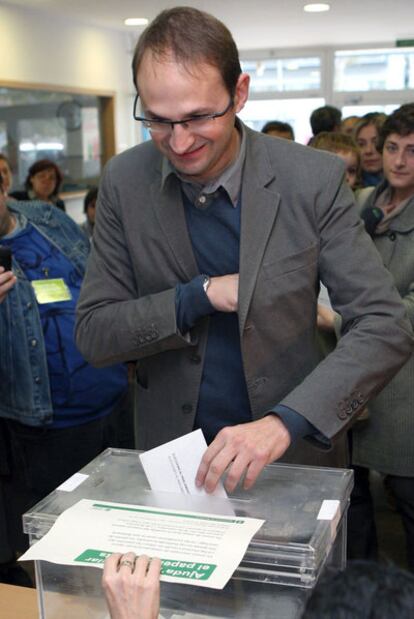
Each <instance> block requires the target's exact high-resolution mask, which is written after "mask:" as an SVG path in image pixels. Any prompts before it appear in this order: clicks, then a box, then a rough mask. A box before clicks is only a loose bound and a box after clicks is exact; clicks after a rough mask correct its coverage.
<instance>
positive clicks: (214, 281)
mask: <svg viewBox="0 0 414 619" xmlns="http://www.w3.org/2000/svg"><path fill="white" fill-rule="evenodd" d="M238 295H239V274H238V273H233V274H232V275H222V276H221V277H212V278H211V280H210V286H209V287H208V288H207V296H208V300H209V301H210V303H211V305H212V306H213V307H214V308H215V309H216V310H217V311H219V312H237V309H238Z"/></svg>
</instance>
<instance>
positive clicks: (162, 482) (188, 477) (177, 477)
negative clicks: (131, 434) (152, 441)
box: [140, 430, 227, 498]
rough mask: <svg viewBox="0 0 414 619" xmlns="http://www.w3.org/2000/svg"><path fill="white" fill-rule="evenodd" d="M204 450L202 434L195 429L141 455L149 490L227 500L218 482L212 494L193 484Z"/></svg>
mask: <svg viewBox="0 0 414 619" xmlns="http://www.w3.org/2000/svg"><path fill="white" fill-rule="evenodd" d="M206 449H207V443H206V440H205V438H204V435H203V433H202V431H201V430H195V431H194V432H190V433H189V434H185V435H184V436H180V437H179V438H177V439H175V440H173V441H170V442H169V443H164V445H160V446H159V447H155V448H154V449H150V450H149V451H146V452H144V453H142V454H141V455H140V458H141V464H142V467H143V469H144V471H145V474H146V476H147V479H148V483H149V485H150V486H151V490H154V491H159V492H175V493H179V494H192V495H196V496H201V495H207V496H215V497H223V498H227V493H226V491H225V489H224V486H223V484H222V482H221V481H220V482H219V484H218V486H217V488H216V490H215V491H214V492H212V493H211V494H208V493H207V492H206V491H205V490H204V488H198V487H197V486H196V484H195V478H196V474H197V470H198V467H199V465H200V462H201V458H202V457H203V454H204V452H205V450H206Z"/></svg>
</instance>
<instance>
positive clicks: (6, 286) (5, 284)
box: [0, 267, 17, 303]
mask: <svg viewBox="0 0 414 619" xmlns="http://www.w3.org/2000/svg"><path fill="white" fill-rule="evenodd" d="M16 282H17V278H16V276H15V275H14V274H13V272H12V271H5V270H4V268H3V267H0V303H3V301H4V299H5V298H6V296H7V293H8V292H9V290H11V288H13V286H14V284H15V283H16Z"/></svg>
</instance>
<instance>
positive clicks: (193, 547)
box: [20, 499, 264, 589]
mask: <svg viewBox="0 0 414 619" xmlns="http://www.w3.org/2000/svg"><path fill="white" fill-rule="evenodd" d="M263 523H264V520H258V519H255V518H243V517H238V516H236V517H225V516H215V515H213V514H207V513H205V514H201V513H197V512H189V511H188V512H187V511H178V510H177V511H174V510H171V509H160V508H151V507H148V506H139V505H127V504H122V503H110V502H107V501H101V502H100V501H91V500H89V499H82V500H81V501H79V502H78V503H76V504H75V505H73V506H72V507H70V508H69V509H67V510H66V511H65V512H63V514H61V515H60V516H59V518H58V519H57V520H56V522H55V524H54V525H53V526H52V528H51V529H50V531H49V532H48V533H47V534H46V535H45V536H44V537H43V538H42V539H41V540H39V541H38V542H37V543H35V544H34V545H33V546H31V548H29V550H28V551H27V552H26V553H25V554H24V555H23V556H22V557H20V560H21V561H24V560H35V561H39V560H43V561H50V562H52V563H59V564H63V565H91V566H95V567H103V563H104V561H105V558H106V557H107V556H109V555H110V554H111V553H113V552H122V553H124V552H127V551H130V550H132V551H134V552H135V553H136V554H137V555H140V554H147V555H149V556H151V557H155V556H156V557H160V558H161V560H162V576H161V580H165V581H167V582H176V583H181V584H189V585H197V586H199V587H211V588H213V589H222V588H223V587H224V586H225V584H226V583H227V582H228V580H229V579H230V578H231V576H232V574H233V572H234V570H235V569H236V568H237V566H238V565H239V563H240V561H241V560H242V558H243V556H244V553H245V552H246V549H247V546H248V544H249V542H250V540H251V538H252V537H253V535H255V533H256V532H257V531H258V530H259V528H260V527H261V526H262V524H263Z"/></svg>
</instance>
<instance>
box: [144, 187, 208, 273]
mask: <svg viewBox="0 0 414 619" xmlns="http://www.w3.org/2000/svg"><path fill="white" fill-rule="evenodd" d="M151 190H152V191H151V199H152V201H153V204H154V210H155V213H156V215H157V219H158V222H159V224H160V227H161V229H162V231H163V233H164V235H165V237H166V240H167V242H168V245H169V247H170V249H171V253H172V255H173V256H174V258H175V260H176V262H177V265H178V268H179V270H180V272H181V275H182V278H183V280H184V281H189V280H191V279H193V277H196V276H197V275H199V271H198V267H197V263H196V260H195V258H194V253H193V249H192V246H191V241H190V238H189V235H188V230H187V222H186V219H185V213H184V204H183V199H182V196H181V189H180V186H179V183H178V181H176V179H175V178H173V177H171V176H170V177H169V178H168V179H167V180H166V183H165V186H164V188H163V189H162V190H160V184H159V180H158V182H155V183H154V184H153V185H152V187H151Z"/></svg>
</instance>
